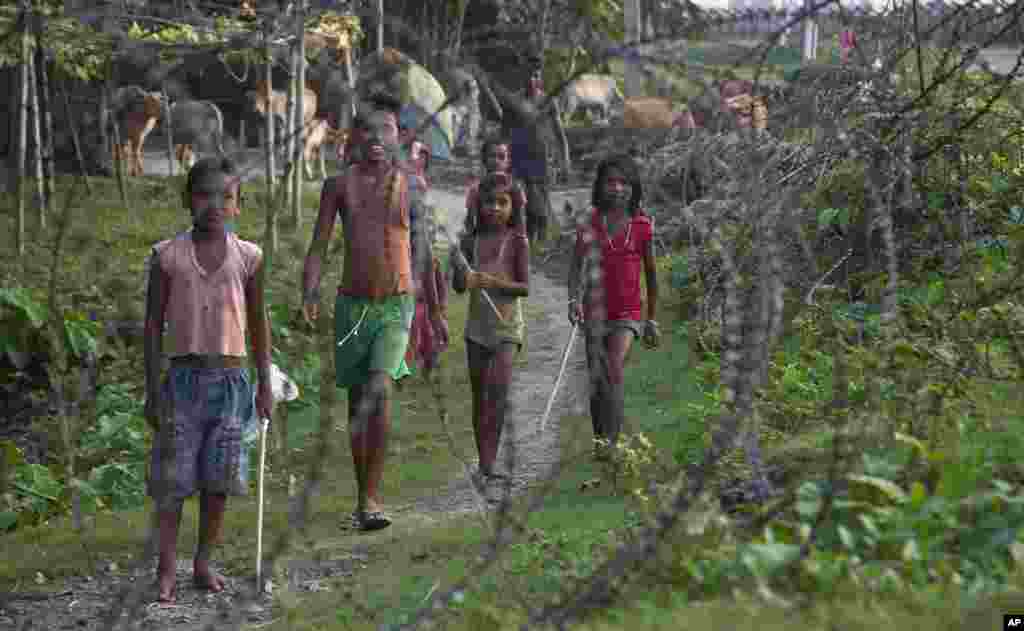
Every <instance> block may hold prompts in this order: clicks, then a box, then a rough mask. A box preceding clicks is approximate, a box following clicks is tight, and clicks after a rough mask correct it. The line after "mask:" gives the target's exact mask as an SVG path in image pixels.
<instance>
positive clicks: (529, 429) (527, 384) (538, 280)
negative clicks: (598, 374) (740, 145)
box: [0, 186, 589, 631]
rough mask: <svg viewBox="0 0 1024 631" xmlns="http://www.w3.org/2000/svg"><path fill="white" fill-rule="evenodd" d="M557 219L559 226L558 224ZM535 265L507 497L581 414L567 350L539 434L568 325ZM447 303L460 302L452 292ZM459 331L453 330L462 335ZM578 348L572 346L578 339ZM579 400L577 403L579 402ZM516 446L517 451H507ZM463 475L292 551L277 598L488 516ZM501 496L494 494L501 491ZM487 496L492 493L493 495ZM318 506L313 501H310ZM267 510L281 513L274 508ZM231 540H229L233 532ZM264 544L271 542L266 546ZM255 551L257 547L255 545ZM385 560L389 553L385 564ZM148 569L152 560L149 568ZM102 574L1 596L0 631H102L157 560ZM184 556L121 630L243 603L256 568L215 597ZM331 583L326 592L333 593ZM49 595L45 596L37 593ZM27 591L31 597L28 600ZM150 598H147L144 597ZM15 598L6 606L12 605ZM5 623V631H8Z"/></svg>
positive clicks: (579, 358)
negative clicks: (170, 578) (414, 539)
mask: <svg viewBox="0 0 1024 631" xmlns="http://www.w3.org/2000/svg"><path fill="white" fill-rule="evenodd" d="M588 194H589V192H588V191H583V190H574V191H569V192H563V193H554V194H553V195H552V206H553V207H554V208H555V209H556V212H558V213H561V210H562V208H563V207H564V204H565V201H566V200H567V199H569V200H570V201H571V202H572V203H573V205H574V206H575V207H577V208H578V207H579V204H580V203H581V202H582V201H583V200H585V199H586V197H587V196H588ZM432 195H433V202H434V204H435V207H436V208H437V210H438V219H439V220H441V221H444V222H445V224H446V225H447V226H448V227H449V233H450V234H456V233H457V232H458V229H459V227H460V226H461V225H462V221H463V216H464V212H465V210H464V193H463V192H462V191H461V190H458V189H457V188H454V187H448V188H447V189H443V188H441V187H440V186H436V187H435V189H434V191H433V192H432ZM560 220H562V221H564V218H562V217H560ZM539 267H540V266H539V265H537V264H535V267H534V271H533V273H532V276H531V279H530V282H531V286H530V297H529V299H528V300H527V305H526V309H525V313H526V320H527V344H526V345H525V347H524V349H523V353H524V355H525V361H524V362H522V363H521V364H519V366H518V370H517V372H516V374H515V377H514V381H513V385H512V389H511V401H510V409H509V417H508V420H507V424H506V427H507V429H506V434H505V437H504V439H503V444H502V448H501V452H500V453H499V458H500V462H501V463H502V467H501V468H502V469H504V470H506V471H507V472H508V473H510V474H511V478H512V484H511V488H512V491H513V493H516V494H518V493H522V492H523V491H524V490H525V489H526V488H527V487H528V486H529V485H531V484H532V483H535V482H537V481H539V480H541V479H542V478H544V476H545V475H546V474H547V473H548V472H550V471H551V469H552V467H553V466H554V464H555V463H556V461H557V459H558V457H559V442H558V421H559V416H560V415H562V414H579V413H582V412H583V411H584V410H585V406H586V401H585V392H586V389H585V381H584V380H585V364H584V353H583V347H582V344H581V343H577V344H576V345H575V347H574V352H573V357H572V358H571V359H570V361H569V362H568V365H567V369H566V373H567V374H566V375H565V377H564V379H563V383H562V386H561V388H560V393H559V397H558V400H556V403H555V406H554V410H553V412H552V415H551V418H550V419H549V421H548V424H547V429H546V431H545V432H544V433H543V434H542V433H540V432H539V431H538V429H539V422H540V417H541V415H542V414H543V411H544V407H545V405H546V403H547V398H548V396H549V395H550V393H551V388H552V386H553V384H554V382H555V377H556V375H557V373H558V370H559V367H560V360H561V354H562V351H563V349H564V346H565V344H566V342H567V341H568V338H569V327H568V325H567V323H566V317H565V313H566V307H565V304H566V294H565V287H564V280H563V279H561V278H549V277H548V276H546V275H545V274H544V273H543V272H542V271H540V269H539ZM453 299H455V300H463V299H465V298H464V297H459V296H456V295H454V294H453ZM461 334H462V331H452V335H453V336H455V335H461ZM577 340H578V338H577ZM445 361H447V362H464V361H465V358H464V357H456V356H454V355H452V354H449V356H448V357H446V358H445ZM446 390H447V392H448V394H447V396H460V397H462V396H467V397H468V396H469V395H470V393H469V392H461V391H455V389H454V388H447V389H446ZM581 395H583V396H581ZM469 422H470V420H469V419H467V418H451V419H449V423H450V424H451V426H462V425H466V424H468V423H469ZM513 448H514V449H513ZM509 451H512V453H513V455H514V456H515V460H514V462H511V463H510V464H511V465H512V466H511V469H510V470H509V468H508V466H507V465H506V464H505V463H506V455H507V454H508V453H509ZM459 455H460V457H461V458H462V459H463V460H464V461H465V462H466V464H467V465H468V467H472V466H475V464H476V454H475V453H473V452H472V451H470V452H469V453H462V454H459ZM329 466H339V467H350V466H351V463H349V462H348V461H344V462H337V463H332V464H330V465H329ZM468 467H467V468H466V470H463V471H462V472H461V473H460V474H459V475H457V476H456V477H455V478H453V479H451V480H450V481H449V482H448V484H447V485H446V486H444V487H442V488H438V489H437V491H436V493H432V494H430V495H428V496H424V497H420V498H418V499H417V500H414V501H412V502H411V503H408V504H405V505H397V506H391V507H390V511H391V513H392V514H393V515H394V517H395V520H396V522H395V525H394V526H392V528H390V529H388V530H385V531H381V532H380V533H374V534H371V535H359V534H355V533H348V534H345V535H344V536H341V537H339V538H338V539H336V540H335V541H333V542H320V545H317V546H316V551H315V553H313V554H310V553H309V552H307V551H303V550H298V549H293V551H292V555H291V557H290V558H289V559H286V560H284V563H283V566H284V572H283V575H278V576H277V577H275V578H277V580H278V581H279V582H280V581H281V580H283V581H284V582H285V583H286V584H287V585H281V584H279V585H278V586H277V587H276V589H275V591H279V590H280V589H282V588H284V587H287V589H288V590H289V591H290V592H292V593H293V594H296V595H298V597H299V598H301V597H302V594H303V592H315V591H323V590H330V589H336V588H338V587H339V585H338V584H337V583H336V582H335V581H337V579H342V580H341V581H340V582H341V583H351V582H357V581H358V580H359V579H358V571H359V568H360V567H366V564H367V563H374V562H386V561H379V560H375V559H380V558H381V557H382V555H380V554H376V553H375V548H376V549H385V548H386V547H387V546H389V545H393V544H394V542H395V541H396V540H398V538H399V537H401V536H402V534H403V533H406V532H414V531H415V530H416V529H421V528H423V527H425V526H426V527H429V526H430V525H431V524H435V523H439V522H440V521H441V520H443V519H450V518H451V517H453V516H457V515H459V514H468V513H472V512H474V511H482V510H487V502H486V499H485V498H484V497H483V496H481V495H480V494H479V493H478V492H477V491H476V490H475V489H474V487H473V485H472V483H471V482H470V476H469V470H468ZM499 494H500V493H499ZM489 495H491V496H492V497H494V496H495V494H494V493H490V494H489ZM314 502H315V500H314ZM269 510H278V511H279V510H282V508H281V507H280V506H272V507H270V508H269ZM228 536H231V535H230V534H229V535H228ZM266 545H272V544H268V542H265V546H266ZM252 547H253V548H255V541H253V542H252ZM384 558H386V555H385V556H384ZM153 561H155V559H154V560H153ZM100 565H101V566H102V567H103V570H102V571H100V572H98V573H96V574H95V575H93V576H76V577H70V578H66V579H63V580H60V581H53V582H52V583H50V584H46V585H43V586H37V585H32V586H26V588H25V592H22V593H21V595H20V596H19V594H0V627H3V628H13V629H47V630H56V629H79V630H99V629H101V628H102V629H103V631H107V629H106V628H105V627H103V626H102V625H101V620H102V618H103V616H104V615H105V614H106V612H107V611H108V610H109V609H110V608H111V607H112V606H113V605H114V602H115V599H116V598H117V597H118V595H119V594H120V593H121V591H122V590H123V589H125V588H126V587H129V586H130V584H133V583H138V582H145V583H146V584H147V585H148V584H150V583H152V581H153V567H154V565H155V563H154V562H147V563H144V564H143V566H142V567H141V568H139V569H138V570H129V569H128V568H124V567H118V565H117V564H113V563H110V562H106V561H104V562H102V563H101V564H100ZM191 570H192V568H191V558H189V557H188V555H182V557H180V560H179V564H178V595H177V596H178V602H177V604H175V605H173V606H157V605H150V606H148V607H147V608H146V609H145V612H144V614H143V615H142V616H141V617H140V619H139V620H138V621H137V622H136V623H134V624H131V625H128V624H124V625H122V626H121V627H120V628H123V629H158V630H168V631H172V630H173V631H179V630H180V631H184V630H185V629H190V630H191V629H198V628H202V625H204V624H205V623H207V622H210V621H212V620H214V619H215V617H216V616H218V615H220V614H221V612H223V611H224V610H225V609H228V608H232V607H234V606H235V603H236V602H237V601H238V600H239V599H240V598H241V597H242V596H243V594H244V592H245V591H246V590H247V589H248V587H249V586H250V585H251V584H252V582H253V580H254V571H255V570H254V566H253V565H252V564H249V565H248V566H247V567H245V568H238V569H233V568H223V571H224V573H225V576H226V578H227V579H228V586H227V589H226V590H225V592H223V593H221V594H216V595H212V594H208V593H206V592H200V591H197V590H195V589H194V588H193V587H192V586H191ZM332 584H333V585H332ZM36 589H40V590H46V591H47V592H49V594H52V595H49V596H43V595H42V594H41V593H39V592H36V591H34V590H36ZM29 590H33V593H32V594H31V595H30V594H28V592H29ZM147 594H148V592H147ZM12 596H13V598H12ZM279 615H280V613H279V612H278V611H277V610H276V606H275V599H274V597H273V595H267V596H264V597H263V598H262V599H261V601H260V602H259V603H257V604H256V605H254V606H252V607H251V608H250V610H248V611H247V612H246V613H245V615H244V619H245V621H246V622H247V623H248V624H249V625H260V624H261V623H267V622H270V621H272V620H274V619H275V618H276V617H277V616H279ZM8 625H10V626H8Z"/></svg>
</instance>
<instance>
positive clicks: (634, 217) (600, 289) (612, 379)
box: [569, 156, 660, 457]
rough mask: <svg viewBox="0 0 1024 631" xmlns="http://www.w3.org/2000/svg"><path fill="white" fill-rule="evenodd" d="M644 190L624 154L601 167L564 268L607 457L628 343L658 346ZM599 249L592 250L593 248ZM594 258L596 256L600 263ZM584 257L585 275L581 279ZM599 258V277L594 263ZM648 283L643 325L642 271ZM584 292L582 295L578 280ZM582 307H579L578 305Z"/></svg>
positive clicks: (617, 419) (617, 420)
mask: <svg viewBox="0 0 1024 631" xmlns="http://www.w3.org/2000/svg"><path fill="white" fill-rule="evenodd" d="M641 196H642V189H641V187H640V183H639V178H638V172H637V167H636V164H635V163H634V162H633V161H632V159H630V158H629V157H628V156H615V157H612V158H609V159H607V160H605V161H604V162H602V163H601V165H600V166H599V167H598V170H597V178H596V180H595V182H594V190H593V195H592V200H593V204H594V206H595V208H594V210H593V211H592V213H591V215H590V217H589V218H588V219H589V220H588V221H587V222H586V224H585V225H584V227H582V228H580V229H579V230H578V231H577V239H576V251H575V255H574V257H573V260H572V265H571V267H570V271H569V321H570V322H572V323H577V322H580V321H581V320H583V319H584V316H585V322H584V331H585V333H586V342H587V365H588V368H589V370H590V376H591V380H592V382H594V385H595V387H594V388H593V389H592V394H591V397H590V416H591V421H592V422H593V425H594V437H595V439H596V440H597V441H599V442H598V447H596V448H595V455H597V456H598V457H603V456H604V454H605V453H606V452H604V451H603V450H602V449H600V447H599V446H600V445H601V444H602V443H603V442H605V441H607V444H609V445H615V444H616V441H617V440H618V436H619V432H621V431H622V425H623V421H624V415H625V410H624V406H625V402H624V400H623V397H624V395H623V375H624V365H625V362H626V358H627V357H628V356H629V350H630V347H631V346H632V343H633V339H634V338H638V337H641V336H642V337H643V341H644V343H645V344H647V345H648V346H649V347H654V346H657V345H658V342H659V338H660V335H659V332H658V324H657V322H655V320H654V314H655V312H656V309H657V304H658V276H657V271H656V268H655V265H654V253H653V251H652V250H651V237H652V235H653V224H652V222H651V220H650V219H649V218H648V217H647V216H646V215H644V213H643V211H642V210H641V209H640V201H641ZM595 246H596V247H597V248H599V249H598V250H597V251H593V250H592V248H594V247H595ZM598 257H599V258H598ZM585 259H589V261H587V262H588V265H587V268H588V272H590V273H588V274H587V278H581V276H582V274H581V271H582V269H583V267H584V262H585ZM598 260H599V261H600V266H599V268H597V269H599V270H600V277H599V278H600V280H601V281H602V282H600V283H598V284H596V286H595V284H594V283H593V282H591V281H592V280H596V279H597V278H598V276H597V275H596V274H594V273H593V272H595V271H597V270H595V269H594V268H593V264H594V263H596V262H597V261H598ZM641 265H643V270H644V277H645V279H646V282H647V319H646V320H643V319H642V318H643V301H642V298H641V294H640V267H641ZM581 281H582V282H583V284H584V286H586V288H587V291H586V292H585V294H584V295H583V296H581V295H580V283H581ZM581 302H582V304H581Z"/></svg>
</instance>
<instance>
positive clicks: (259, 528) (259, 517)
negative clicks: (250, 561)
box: [256, 418, 270, 593]
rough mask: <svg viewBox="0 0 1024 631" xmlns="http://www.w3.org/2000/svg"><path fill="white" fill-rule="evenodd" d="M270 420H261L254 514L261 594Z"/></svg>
mask: <svg viewBox="0 0 1024 631" xmlns="http://www.w3.org/2000/svg"><path fill="white" fill-rule="evenodd" d="M269 426H270V419H268V418H265V419H263V427H262V428H261V429H260V473H259V478H258V481H257V487H258V491H257V492H258V493H259V509H258V512H257V514H256V589H257V591H258V592H260V593H262V592H263V470H264V464H266V458H267V428H268V427H269Z"/></svg>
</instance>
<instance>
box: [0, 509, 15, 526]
mask: <svg viewBox="0 0 1024 631" xmlns="http://www.w3.org/2000/svg"><path fill="white" fill-rule="evenodd" d="M17 523H18V513H16V512H14V511H11V510H5V511H0V530H7V529H9V528H12V527H13V526H14V525H15V524H17Z"/></svg>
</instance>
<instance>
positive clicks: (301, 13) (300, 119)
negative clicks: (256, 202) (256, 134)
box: [292, 0, 310, 227]
mask: <svg viewBox="0 0 1024 631" xmlns="http://www.w3.org/2000/svg"><path fill="white" fill-rule="evenodd" d="M305 26H306V2H305V0H302V6H301V7H299V10H298V18H297V25H296V30H297V31H298V33H299V37H298V40H299V44H298V47H297V48H296V51H295V96H296V99H295V121H296V122H297V123H298V124H297V125H296V126H295V128H296V131H297V132H298V133H297V135H296V138H295V153H294V154H293V156H294V159H293V160H292V164H294V165H295V167H294V169H293V170H294V171H295V175H294V177H295V183H294V185H293V197H292V225H294V226H296V227H298V225H299V220H300V216H299V215H300V211H301V208H302V188H303V186H302V183H303V179H304V178H305V175H306V172H305V171H306V169H305V167H306V158H305V155H306V152H305V148H306V135H307V134H308V133H309V131H310V130H309V129H307V128H306V38H305V37H303V31H304V29H305Z"/></svg>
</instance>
